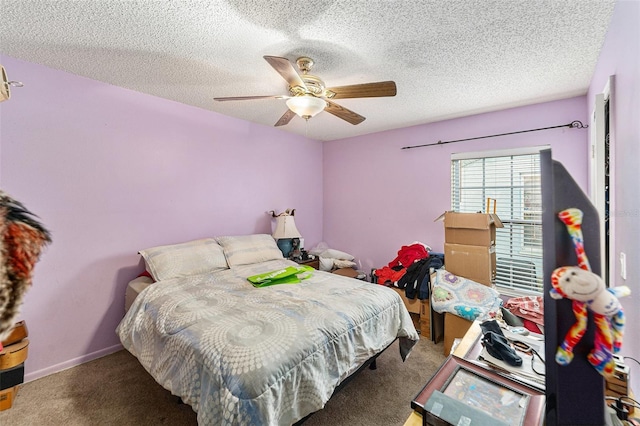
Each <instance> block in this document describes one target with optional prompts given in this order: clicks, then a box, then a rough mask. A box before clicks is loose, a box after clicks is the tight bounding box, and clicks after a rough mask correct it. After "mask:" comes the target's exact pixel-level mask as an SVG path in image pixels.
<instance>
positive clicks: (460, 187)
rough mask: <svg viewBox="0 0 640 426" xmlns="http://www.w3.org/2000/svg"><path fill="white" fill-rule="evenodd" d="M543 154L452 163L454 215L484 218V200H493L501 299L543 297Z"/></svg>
mask: <svg viewBox="0 0 640 426" xmlns="http://www.w3.org/2000/svg"><path fill="white" fill-rule="evenodd" d="M543 148H544V147H534V148H527V149H517V150H502V151H491V152H480V153H464V154H453V155H452V157H451V208H452V210H454V211H457V212H462V213H465V212H466V213H474V212H480V211H483V212H484V211H486V208H487V206H488V205H487V199H488V198H493V199H495V200H496V213H497V214H498V216H499V217H500V220H501V221H502V223H503V225H504V228H498V229H497V232H496V286H497V287H499V289H500V291H501V292H503V293H505V294H509V293H512V294H514V295H518V294H520V295H521V294H533V293H535V294H540V293H542V291H543V277H542V193H541V181H540V150H541V149H543ZM492 211H493V210H492ZM492 211H490V212H489V213H491V212H492Z"/></svg>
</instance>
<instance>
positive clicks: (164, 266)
mask: <svg viewBox="0 0 640 426" xmlns="http://www.w3.org/2000/svg"><path fill="white" fill-rule="evenodd" d="M139 253H140V255H141V256H142V257H143V258H144V261H145V264H146V268H147V271H148V272H149V273H150V274H151V276H152V277H153V279H154V280H156V281H161V280H167V279H170V278H176V277H188V276H190V275H196V274H203V273H206V272H213V271H218V270H221V269H228V268H229V265H227V260H226V258H225V256H224V251H223V250H222V247H220V245H219V244H218V243H217V242H216V240H214V239H213V238H205V239H201V240H195V241H189V242H186V243H181V244H172V245H166V246H158V247H151V248H148V249H145V250H140V251H139Z"/></svg>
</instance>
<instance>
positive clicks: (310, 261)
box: [294, 257, 320, 269]
mask: <svg viewBox="0 0 640 426" xmlns="http://www.w3.org/2000/svg"><path fill="white" fill-rule="evenodd" d="M294 262H296V263H297V264H298V265H305V266H311V267H312V268H313V269H320V260H319V259H318V258H317V257H316V258H315V259H306V260H294Z"/></svg>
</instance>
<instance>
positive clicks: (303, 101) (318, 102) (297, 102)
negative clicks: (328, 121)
mask: <svg viewBox="0 0 640 426" xmlns="http://www.w3.org/2000/svg"><path fill="white" fill-rule="evenodd" d="M287 106H288V107H289V109H290V110H291V111H293V112H295V113H296V114H297V115H299V116H300V117H302V118H305V119H307V118H311V117H313V116H315V115H316V114H318V113H319V112H320V111H323V110H324V108H325V107H326V106H327V103H326V102H325V101H324V100H323V99H320V98H316V97H315V96H311V95H304V96H296V97H294V98H290V99H288V100H287Z"/></svg>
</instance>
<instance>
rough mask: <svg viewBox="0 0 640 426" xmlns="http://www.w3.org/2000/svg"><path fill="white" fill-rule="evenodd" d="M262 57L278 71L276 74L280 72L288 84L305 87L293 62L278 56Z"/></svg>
mask: <svg viewBox="0 0 640 426" xmlns="http://www.w3.org/2000/svg"><path fill="white" fill-rule="evenodd" d="M263 58H264V59H265V60H266V61H267V62H269V65H271V66H272V67H273V68H274V69H275V70H276V71H278V74H280V75H281V76H282V78H284V79H285V80H287V83H289V86H291V87H295V86H300V87H303V88H304V89H307V85H306V84H305V83H304V81H302V78H300V74H298V72H297V71H296V69H295V68H294V66H293V64H292V63H291V62H289V60H288V59H287V58H280V57H278V56H263Z"/></svg>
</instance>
